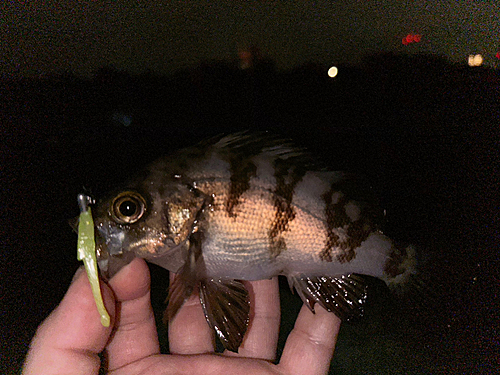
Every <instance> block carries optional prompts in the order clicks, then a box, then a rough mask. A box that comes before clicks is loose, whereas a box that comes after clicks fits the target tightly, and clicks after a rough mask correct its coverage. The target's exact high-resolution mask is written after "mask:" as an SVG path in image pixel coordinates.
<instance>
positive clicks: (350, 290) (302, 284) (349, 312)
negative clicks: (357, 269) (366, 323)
mask: <svg viewBox="0 0 500 375" xmlns="http://www.w3.org/2000/svg"><path fill="white" fill-rule="evenodd" d="M288 283H289V285H290V287H294V288H295V290H297V293H298V294H299V296H300V298H301V299H302V301H303V302H304V303H305V304H306V305H307V306H308V307H309V309H310V310H311V311H312V312H313V313H314V305H315V304H316V303H319V305H320V306H321V307H323V308H324V309H325V310H328V311H330V312H333V313H335V315H337V316H338V317H339V318H340V319H342V320H349V319H352V318H354V317H356V316H360V315H363V307H364V302H365V300H366V289H367V286H366V284H365V282H364V280H363V278H362V277H361V276H359V275H356V274H350V275H342V276H338V277H325V276H316V277H308V276H305V275H291V276H288Z"/></svg>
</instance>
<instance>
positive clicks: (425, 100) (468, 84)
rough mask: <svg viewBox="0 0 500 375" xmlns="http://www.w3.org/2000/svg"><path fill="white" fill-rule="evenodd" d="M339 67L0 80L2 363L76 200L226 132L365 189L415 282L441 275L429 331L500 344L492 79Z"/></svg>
mask: <svg viewBox="0 0 500 375" xmlns="http://www.w3.org/2000/svg"><path fill="white" fill-rule="evenodd" d="M338 68H339V73H338V76H337V77H335V78H329V77H328V76H327V74H326V71H327V69H326V68H325V67H323V66H321V65H319V64H315V63H310V64H306V65H303V66H300V67H297V68H296V69H294V70H290V71H278V70H277V69H276V68H275V66H274V64H273V63H272V62H271V61H261V62H259V63H257V64H255V65H254V66H252V67H250V68H248V69H245V70H242V69H240V68H239V67H238V66H237V64H234V63H231V62H219V61H216V62H206V63H203V64H201V65H200V66H198V67H196V68H194V69H189V70H184V71H179V72H177V73H176V74H174V75H171V76H167V77H165V76H159V75H157V74H155V73H154V72H146V73H143V74H139V75H131V74H129V73H127V72H123V71H119V70H117V69H114V68H110V67H104V68H102V69H100V70H99V71H97V72H96V73H95V75H94V76H93V77H92V78H89V79H84V78H79V77H77V76H75V75H73V74H71V73H68V74H66V75H59V76H47V77H42V78H17V79H13V78H8V77H4V78H3V79H1V80H0V90H1V91H0V95H1V96H0V109H1V112H0V122H1V130H2V142H1V156H2V169H3V170H4V171H3V172H2V186H3V189H2V190H3V193H4V197H5V198H4V204H3V205H2V207H3V213H5V214H2V219H3V223H2V228H4V231H3V232H4V234H5V235H4V236H2V237H4V238H5V240H6V241H5V242H4V244H5V250H4V252H3V262H2V264H3V266H2V272H1V273H2V276H3V277H4V278H5V279H6V280H7V282H2V287H3V288H5V291H3V292H2V293H5V294H6V295H8V297H7V307H6V309H5V311H8V314H7V316H6V317H5V318H4V319H3V320H2V323H1V324H2V325H5V327H7V328H9V330H12V332H13V333H8V334H9V335H10V336H9V338H8V339H4V337H2V340H1V341H2V345H4V344H7V347H8V348H9V347H10V350H9V352H10V353H11V357H10V358H11V362H12V364H16V363H17V364H18V363H19V362H20V361H21V359H22V357H23V356H24V354H25V351H26V350H27V344H28V343H29V340H30V338H31V336H32V335H33V333H34V330H35V328H36V326H37V324H39V322H40V321H41V320H42V319H43V318H44V317H45V316H46V314H47V313H48V312H49V311H50V310H51V309H52V308H53V307H54V306H55V304H56V303H57V302H58V301H59V300H60V298H61V297H62V295H63V293H64V291H65V290H66V288H67V285H68V284H69V281H70V280H71V277H72V274H73V273H74V271H75V269H76V267H77V264H78V263H77V261H76V257H75V251H74V247H75V246H74V245H75V240H76V237H75V235H74V234H73V233H72V232H71V230H70V228H69V226H68V224H67V220H68V219H69V218H71V216H75V215H77V213H78V212H77V206H76V194H77V193H79V192H81V191H82V190H83V189H85V190H86V191H90V192H92V193H94V194H96V195H99V194H100V193H101V192H103V191H106V190H108V189H109V188H111V187H113V186H114V185H115V184H117V183H119V182H120V181H122V180H124V179H127V178H128V177H130V175H131V174H133V173H134V172H135V171H137V170H138V169H140V168H141V167H142V166H143V165H144V164H145V163H147V162H149V161H151V160H153V159H154V158H156V157H158V156H159V155H162V154H165V153H168V152H169V151H172V150H174V149H177V148H180V147H185V146H187V145H191V144H193V143H196V142H197V141H199V140H202V139H205V138H207V137H210V136H214V135H217V134H220V133H231V132H236V131H241V130H260V131H271V132H273V133H278V134H280V135H283V136H286V137H290V138H292V139H294V140H295V141H296V143H298V144H299V145H301V146H306V147H308V148H309V149H310V150H311V151H313V152H315V153H317V154H319V156H320V157H321V158H322V159H324V160H325V161H326V163H327V164H328V165H330V166H331V167H332V168H333V169H342V170H351V171H354V172H358V173H361V174H364V175H366V176H368V178H369V179H370V181H372V184H373V189H374V190H375V191H376V192H377V193H378V195H379V196H380V199H381V204H382V205H383V207H384V208H385V209H386V210H387V219H388V223H387V232H388V234H390V235H392V236H394V237H395V238H396V239H398V240H399V241H401V242H404V243H414V244H416V245H417V246H420V247H421V248H424V249H426V250H425V252H424V254H425V257H427V259H439V262H437V263H434V264H432V262H430V263H431V264H429V265H428V266H429V270H430V271H431V272H433V273H438V274H442V275H446V276H442V277H441V278H440V282H441V283H444V284H445V286H446V288H448V289H449V290H450V291H451V292H450V293H451V294H452V297H450V302H448V303H444V304H443V306H441V308H442V310H443V311H444V310H447V311H448V314H447V316H446V318H443V320H442V321H440V324H441V325H444V326H446V327H451V328H450V329H453V328H455V327H462V329H463V327H464V326H466V327H468V328H467V329H466V331H467V335H466V337H467V340H469V341H471V343H470V344H469V345H468V349H469V350H470V347H471V346H474V345H475V349H474V350H475V352H474V350H473V354H474V355H473V357H474V358H483V356H487V357H488V358H490V359H491V358H492V357H491V356H489V354H488V353H489V352H488V348H490V347H491V345H494V344H492V343H493V338H492V337H494V335H495V334H496V335H497V337H498V334H499V332H497V331H495V329H494V328H491V327H494V324H493V322H494V321H495V319H496V321H497V322H498V310H497V309H494V306H492V304H493V303H491V299H490V298H491V297H493V296H494V295H495V293H498V279H496V284H494V283H495V279H494V275H495V272H496V271H495V270H498V266H499V262H498V241H499V240H500V237H499V232H498V207H499V206H498V200H497V199H498V196H499V191H498V190H499V189H498V188H499V184H498V175H499V173H500V170H499V159H500V157H499V139H500V137H499V133H500V104H499V98H500V74H499V72H498V70H492V69H487V68H469V67H467V66H461V65H453V64H451V63H449V62H448V61H447V60H445V59H443V58H440V57H436V56H430V55H417V56H404V55H393V54H379V55H373V56H370V57H367V58H366V59H365V60H364V61H363V63H362V64H360V65H357V66H339V67H338ZM2 242H3V241H2ZM446 278H448V282H447V281H446ZM443 279H444V280H443ZM431 287H432V286H431ZM492 292H493V293H492ZM464 305H467V306H474V307H473V308H472V311H471V310H470V309H469V310H468V312H467V311H463V306H464ZM435 311H437V310H435ZM440 311H441V310H440ZM450 311H451V313H450ZM424 315H425V314H424ZM20 320H23V321H24V320H26V321H25V322H23V324H22V327H17V328H16V324H15V322H19V321H20ZM436 324H437V323H436ZM487 327H490V328H487ZM6 332H8V331H6ZM2 334H3V333H2ZM6 334H7V333H6ZM453 337H455V336H453ZM454 339H456V340H457V341H459V340H461V339H463V336H460V337H456V338H454ZM450 350H451V349H450ZM2 352H4V351H3V349H2ZM464 355H465V354H464ZM477 360H479V359H477ZM436 361H438V362H439V363H440V364H438V365H436V366H438V367H436V368H441V367H443V366H444V365H443V364H442V363H443V362H445V361H444V360H438V359H437V360H436ZM440 366H441V367H440Z"/></svg>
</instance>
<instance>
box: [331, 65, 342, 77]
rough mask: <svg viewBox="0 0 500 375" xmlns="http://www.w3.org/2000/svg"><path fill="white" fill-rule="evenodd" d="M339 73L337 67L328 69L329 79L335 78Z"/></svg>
mask: <svg viewBox="0 0 500 375" xmlns="http://www.w3.org/2000/svg"><path fill="white" fill-rule="evenodd" d="M338 73H339V70H338V69H337V67H336V66H332V67H331V68H330V69H328V77H330V78H333V77H335V76H336V75H337V74H338Z"/></svg>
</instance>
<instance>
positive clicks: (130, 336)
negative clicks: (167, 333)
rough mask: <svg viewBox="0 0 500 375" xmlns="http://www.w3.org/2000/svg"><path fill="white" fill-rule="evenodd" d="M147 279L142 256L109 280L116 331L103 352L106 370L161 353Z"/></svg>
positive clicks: (145, 266) (148, 278) (146, 268)
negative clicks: (104, 352)
mask: <svg viewBox="0 0 500 375" xmlns="http://www.w3.org/2000/svg"><path fill="white" fill-rule="evenodd" d="M150 281H151V280H150V276H149V269H148V266H147V265H146V262H144V260H142V259H134V260H133V261H132V262H131V263H130V264H128V265H127V266H125V267H124V268H123V269H121V270H120V272H118V273H117V274H116V275H115V276H114V277H113V278H112V279H111V280H110V281H109V285H110V287H111V288H112V289H113V292H114V293H115V296H116V300H117V307H116V314H115V320H116V323H115V330H114V332H113V333H112V336H111V340H110V341H109V343H108V345H107V352H106V356H107V365H108V370H109V371H112V370H115V369H117V368H121V367H124V366H127V365H129V364H131V363H133V362H136V361H138V360H141V359H143V358H146V357H149V356H151V355H154V354H158V353H159V352H160V346H159V344H158V334H157V332H156V323H155V318H154V314H153V309H152V307H151V299H150Z"/></svg>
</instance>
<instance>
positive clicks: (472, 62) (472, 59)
mask: <svg viewBox="0 0 500 375" xmlns="http://www.w3.org/2000/svg"><path fill="white" fill-rule="evenodd" d="M483 61H484V59H483V56H482V55H481V54H479V53H478V54H477V55H469V59H468V63H469V66H481V65H483Z"/></svg>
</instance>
